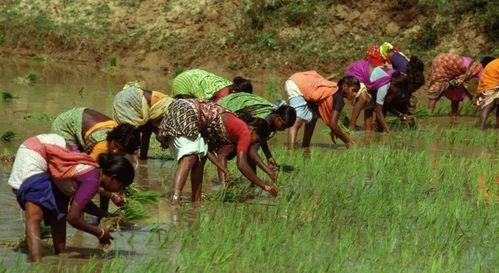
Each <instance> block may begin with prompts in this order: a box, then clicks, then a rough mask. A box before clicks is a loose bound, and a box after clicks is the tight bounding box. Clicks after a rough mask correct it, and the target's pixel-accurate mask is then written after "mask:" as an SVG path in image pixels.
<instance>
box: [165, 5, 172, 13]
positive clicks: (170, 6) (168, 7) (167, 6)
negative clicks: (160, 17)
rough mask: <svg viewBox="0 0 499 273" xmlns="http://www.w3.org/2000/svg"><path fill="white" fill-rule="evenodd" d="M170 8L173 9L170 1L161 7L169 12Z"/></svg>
mask: <svg viewBox="0 0 499 273" xmlns="http://www.w3.org/2000/svg"><path fill="white" fill-rule="evenodd" d="M172 9H173V7H172V4H171V3H167V4H166V5H165V6H164V7H163V12H170V11H171V10H172Z"/></svg>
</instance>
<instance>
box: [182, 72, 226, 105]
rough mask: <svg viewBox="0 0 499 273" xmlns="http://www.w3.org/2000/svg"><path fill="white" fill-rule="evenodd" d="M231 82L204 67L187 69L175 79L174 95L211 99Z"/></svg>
mask: <svg viewBox="0 0 499 273" xmlns="http://www.w3.org/2000/svg"><path fill="white" fill-rule="evenodd" d="M231 84H232V82H231V81H229V80H227V79H225V78H223V77H220V76H217V75H215V74H212V73H210V72H208V71H205V70H202V69H192V70H187V71H184V72H182V73H180V74H179V75H178V76H177V77H175V79H173V83H172V96H173V97H184V98H185V97H188V98H197V99H203V100H209V99H212V98H213V96H214V95H215V94H216V93H217V92H218V91H220V90H221V89H223V88H224V87H227V86H229V85H231Z"/></svg>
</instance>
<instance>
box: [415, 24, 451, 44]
mask: <svg viewBox="0 0 499 273" xmlns="http://www.w3.org/2000/svg"><path fill="white" fill-rule="evenodd" d="M448 29H449V25H448V23H446V22H441V23H438V24H436V25H435V26H433V25H432V24H431V23H426V24H425V25H423V27H422V28H421V30H420V31H419V32H418V33H416V34H415V35H414V36H413V37H412V40H411V42H410V44H411V47H412V48H413V49H415V50H421V51H423V50H429V49H431V48H433V47H435V46H437V45H438V43H439V41H440V40H441V38H442V36H443V35H444V34H445V33H446V31H447V30H448Z"/></svg>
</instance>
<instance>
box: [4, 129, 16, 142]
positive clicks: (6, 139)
mask: <svg viewBox="0 0 499 273" xmlns="http://www.w3.org/2000/svg"><path fill="white" fill-rule="evenodd" d="M15 138H16V133H15V132H14V131H10V130H9V131H7V132H4V133H3V134H2V135H1V136H0V139H2V141H4V142H11V141H12V140H14V139H15Z"/></svg>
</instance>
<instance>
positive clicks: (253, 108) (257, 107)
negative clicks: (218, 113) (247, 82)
mask: <svg viewBox="0 0 499 273" xmlns="http://www.w3.org/2000/svg"><path fill="white" fill-rule="evenodd" d="M218 104H219V105H221V106H222V107H225V108H227V109H228V110H229V111H231V112H233V113H236V114H237V112H241V111H244V112H246V113H249V114H251V115H252V116H253V117H256V118H263V119H265V118H267V117H268V116H269V115H270V114H271V113H272V111H273V110H274V109H275V108H277V106H276V105H274V104H273V103H271V102H270V101H268V100H266V99H264V98H262V97H260V96H257V95H253V94H250V93H242V92H241V93H232V94H229V95H227V96H225V97H223V98H221V99H220V100H219V101H218Z"/></svg>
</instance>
